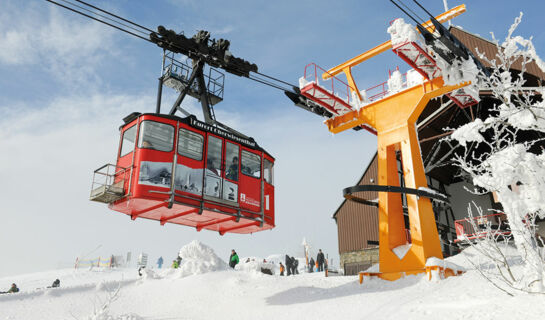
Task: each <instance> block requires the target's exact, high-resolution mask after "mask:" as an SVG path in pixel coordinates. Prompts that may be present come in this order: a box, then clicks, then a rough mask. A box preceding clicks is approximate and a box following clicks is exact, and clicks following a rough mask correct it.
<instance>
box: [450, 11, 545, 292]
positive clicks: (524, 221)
mask: <svg viewBox="0 0 545 320" xmlns="http://www.w3.org/2000/svg"><path fill="white" fill-rule="evenodd" d="M521 20H522V14H521V15H520V16H519V17H517V18H516V19H515V22H514V23H513V25H512V26H511V27H510V28H509V32H508V35H507V37H506V39H505V40H504V41H503V42H502V44H501V45H499V41H497V40H496V39H495V38H493V42H494V43H495V44H496V47H497V54H496V56H495V57H494V58H493V59H489V58H487V57H486V56H484V55H483V54H481V53H479V57H480V58H481V59H482V60H483V61H485V62H487V63H488V64H489V65H491V75H490V76H488V77H485V76H484V75H482V74H481V75H480V77H479V87H480V89H481V90H488V91H490V92H491V94H492V96H493V97H494V98H495V99H496V100H497V101H498V103H497V104H495V105H493V106H492V107H491V108H490V110H489V111H490V114H491V115H490V116H489V117H488V118H487V119H484V120H482V119H476V120H475V121H473V122H470V123H468V124H465V125H463V126H461V127H460V128H457V129H456V130H455V131H454V133H453V134H452V135H450V137H448V138H445V139H446V140H450V141H453V142H454V141H455V142H457V143H458V144H459V145H460V146H461V147H462V149H463V150H462V151H461V152H459V153H457V154H456V155H455V156H454V159H453V162H454V163H455V164H456V165H457V166H458V167H459V168H461V170H462V171H463V172H465V174H467V175H468V176H469V177H470V178H471V181H472V183H473V185H475V186H477V187H479V188H481V189H482V190H485V192H495V194H496V195H497V197H498V199H499V201H500V203H501V204H502V207H503V211H504V213H505V216H506V218H507V223H508V225H509V228H510V232H511V236H510V239H512V242H513V244H514V247H515V248H516V251H517V254H518V256H519V257H520V259H521V260H520V261H519V260H517V259H515V258H513V257H510V258H508V257H507V255H506V254H505V249H506V248H507V246H508V245H509V243H508V242H507V240H506V239H501V238H499V236H500V234H501V233H500V232H499V230H494V229H493V228H492V227H491V225H490V223H488V226H486V227H484V228H483V226H481V227H479V226H476V224H475V220H474V219H470V221H471V222H472V227H473V228H474V229H475V230H480V232H481V235H480V237H478V240H476V241H475V243H474V241H470V240H469V239H466V241H465V243H466V244H467V245H470V246H471V247H472V248H474V250H477V251H478V252H480V253H481V254H482V255H483V256H484V257H485V258H486V259H488V261H490V263H492V264H493V265H494V266H495V268H493V270H496V271H495V272H493V271H491V270H490V269H486V270H485V269H479V272H481V274H486V278H487V280H490V281H493V282H495V283H494V284H495V285H496V286H501V287H502V288H503V289H502V290H504V291H505V290H507V291H510V292H513V291H524V292H532V293H535V292H538V293H544V292H545V282H544V281H545V277H544V275H545V263H544V257H543V253H542V251H541V250H540V247H539V245H540V244H541V245H543V241H542V240H541V239H538V238H537V237H536V226H535V219H536V217H537V216H540V217H542V218H545V215H544V212H545V194H544V193H543V192H542V191H543V190H544V189H545V154H543V153H541V154H535V153H532V152H530V148H531V147H533V146H535V145H536V144H537V143H540V142H542V141H543V139H544V138H538V139H533V140H529V141H521V132H523V131H528V130H532V131H534V132H545V103H544V102H543V100H542V99H541V97H537V96H536V92H535V91H539V92H540V93H544V90H543V89H541V88H532V89H531V90H528V89H527V88H525V87H524V85H525V83H526V78H525V75H526V70H527V68H526V67H527V64H528V63H531V62H533V61H534V62H535V63H536V64H537V65H538V66H539V67H540V68H542V70H545V68H544V66H545V63H543V61H542V60H541V59H540V58H539V56H538V55H537V54H536V51H535V48H534V46H533V43H532V40H531V38H530V39H524V38H522V37H520V36H514V35H513V34H514V32H515V30H516V28H517V26H518V25H519V24H520V23H521ZM515 63H516V64H517V67H518V66H520V67H518V68H516V69H520V72H519V73H517V74H514V73H512V72H511V70H513V69H515V68H513V65H514V64H515ZM477 150H478V152H477ZM479 213H480V214H481V215H482V212H481V211H479ZM469 214H470V217H472V214H471V210H469ZM500 243H501V244H502V245H500ZM517 263H518V264H520V265H522V266H523V269H524V271H523V272H519V273H517V272H514V271H513V266H514V265H517ZM506 288H507V289H506Z"/></svg>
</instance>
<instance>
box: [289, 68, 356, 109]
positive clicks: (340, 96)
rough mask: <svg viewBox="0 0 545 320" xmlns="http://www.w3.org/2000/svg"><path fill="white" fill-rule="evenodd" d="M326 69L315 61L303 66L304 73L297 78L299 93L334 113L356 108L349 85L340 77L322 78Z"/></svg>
mask: <svg viewBox="0 0 545 320" xmlns="http://www.w3.org/2000/svg"><path fill="white" fill-rule="evenodd" d="M324 73H327V71H326V70H325V69H323V68H321V67H319V66H317V65H316V64H315V63H309V64H308V65H307V66H306V67H305V75H304V76H303V77H302V78H300V79H299V88H300V89H301V94H302V95H304V96H305V97H307V98H309V99H311V100H312V101H314V102H316V103H318V104H319V105H321V106H322V107H324V108H326V109H327V110H328V111H329V112H331V113H333V114H334V115H340V114H344V113H346V112H348V111H351V110H354V109H356V108H357V105H358V103H357V102H355V101H354V98H352V96H351V94H350V92H351V88H350V86H349V85H348V84H347V83H345V82H344V81H342V80H341V79H339V78H337V77H334V76H331V77H329V78H328V79H327V80H324V79H323V77H322V74H324Z"/></svg>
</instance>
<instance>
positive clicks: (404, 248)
mask: <svg viewBox="0 0 545 320" xmlns="http://www.w3.org/2000/svg"><path fill="white" fill-rule="evenodd" d="M409 249H411V244H410V243H407V244H403V245H400V246H397V247H395V248H393V249H392V251H393V252H394V253H395V255H396V256H397V257H398V258H399V259H403V257H404V256H405V255H406V254H407V252H409Z"/></svg>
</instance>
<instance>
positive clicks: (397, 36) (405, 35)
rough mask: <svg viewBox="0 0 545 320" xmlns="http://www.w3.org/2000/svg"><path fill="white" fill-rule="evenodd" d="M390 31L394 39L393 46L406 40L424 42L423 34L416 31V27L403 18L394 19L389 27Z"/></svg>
mask: <svg viewBox="0 0 545 320" xmlns="http://www.w3.org/2000/svg"><path fill="white" fill-rule="evenodd" d="M387 31H388V33H389V34H390V37H391V39H392V46H394V47H395V46H396V45H397V44H402V43H405V42H422V41H421V36H420V35H419V34H418V33H417V32H416V30H415V28H414V27H413V26H412V25H410V24H408V23H405V20H403V19H402V18H399V19H396V20H394V22H393V23H392V25H391V26H390V27H389V28H388V30H387Z"/></svg>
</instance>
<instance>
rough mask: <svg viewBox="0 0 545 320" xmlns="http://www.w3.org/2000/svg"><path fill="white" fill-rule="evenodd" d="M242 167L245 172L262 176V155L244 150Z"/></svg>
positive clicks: (252, 175) (256, 176) (249, 174)
mask: <svg viewBox="0 0 545 320" xmlns="http://www.w3.org/2000/svg"><path fill="white" fill-rule="evenodd" d="M241 168H242V173H243V174H245V175H247V176H250V177H254V178H261V157H260V156H258V155H256V154H253V153H250V152H248V151H246V150H242V162H241Z"/></svg>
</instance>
